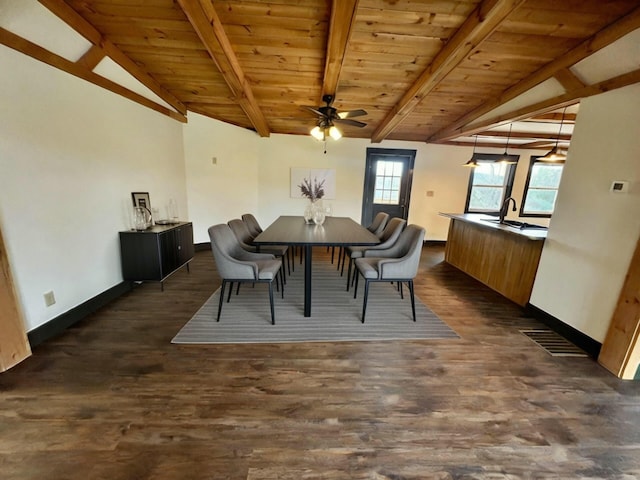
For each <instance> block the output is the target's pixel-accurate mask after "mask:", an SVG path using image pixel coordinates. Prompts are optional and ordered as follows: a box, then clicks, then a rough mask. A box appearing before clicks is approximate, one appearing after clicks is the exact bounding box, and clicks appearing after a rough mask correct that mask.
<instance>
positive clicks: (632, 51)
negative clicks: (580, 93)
mask: <svg viewBox="0 0 640 480" xmlns="http://www.w3.org/2000/svg"><path fill="white" fill-rule="evenodd" d="M638 68H640V30H635V31H633V32H631V33H629V34H627V35H625V36H624V37H622V38H621V39H620V40H618V41H617V42H615V43H613V44H611V45H609V46H608V47H605V48H603V49H602V50H599V51H597V52H596V53H594V54H593V55H591V56H589V57H587V58H585V59H584V60H582V61H581V62H578V63H577V64H575V65H574V66H573V67H571V71H572V72H573V73H574V74H575V75H577V76H578V78H580V80H582V81H583V82H584V83H587V84H593V83H598V82H602V81H604V80H609V79H610V78H613V77H616V76H618V75H622V74H624V73H628V72H631V71H633V70H637V69H638Z"/></svg>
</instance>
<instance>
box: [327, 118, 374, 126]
mask: <svg viewBox="0 0 640 480" xmlns="http://www.w3.org/2000/svg"><path fill="white" fill-rule="evenodd" d="M334 120H335V121H336V122H338V123H344V124H346V125H353V126H354V127H366V126H367V124H366V123H363V122H359V121H358V120H349V119H347V118H336V119H334Z"/></svg>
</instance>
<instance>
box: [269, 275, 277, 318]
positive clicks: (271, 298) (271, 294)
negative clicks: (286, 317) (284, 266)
mask: <svg viewBox="0 0 640 480" xmlns="http://www.w3.org/2000/svg"><path fill="white" fill-rule="evenodd" d="M269 303H270V305H271V325H275V324H276V316H275V310H274V308H273V282H269Z"/></svg>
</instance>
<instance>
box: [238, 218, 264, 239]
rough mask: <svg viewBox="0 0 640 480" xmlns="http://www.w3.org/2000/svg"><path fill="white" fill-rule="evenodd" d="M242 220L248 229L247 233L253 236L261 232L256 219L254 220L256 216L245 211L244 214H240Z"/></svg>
mask: <svg viewBox="0 0 640 480" xmlns="http://www.w3.org/2000/svg"><path fill="white" fill-rule="evenodd" d="M242 221H243V222H244V224H245V225H246V226H247V228H248V229H249V233H250V234H251V236H252V237H254V238H255V237H257V236H258V235H259V234H260V233H262V228H261V227H260V224H259V223H258V220H256V217H254V216H253V215H252V214H251V213H245V214H244V215H242Z"/></svg>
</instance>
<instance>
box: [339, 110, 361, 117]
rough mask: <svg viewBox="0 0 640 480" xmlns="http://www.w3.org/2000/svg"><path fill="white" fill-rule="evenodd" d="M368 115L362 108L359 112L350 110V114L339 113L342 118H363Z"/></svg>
mask: <svg viewBox="0 0 640 480" xmlns="http://www.w3.org/2000/svg"><path fill="white" fill-rule="evenodd" d="M366 114H367V112H366V111H365V110H362V109H361V108H360V109H358V110H349V111H348V112H339V113H338V116H339V117H340V118H353V117H361V116H363V115H366Z"/></svg>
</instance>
